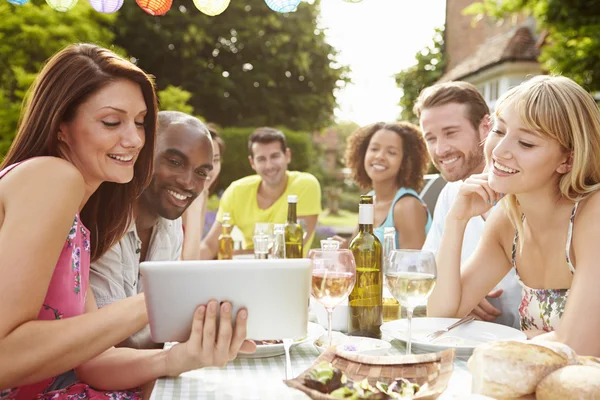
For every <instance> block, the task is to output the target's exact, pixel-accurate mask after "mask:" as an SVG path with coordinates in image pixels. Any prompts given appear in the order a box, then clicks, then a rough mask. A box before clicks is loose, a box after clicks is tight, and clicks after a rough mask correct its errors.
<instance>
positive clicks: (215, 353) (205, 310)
mask: <svg viewBox="0 0 600 400" xmlns="http://www.w3.org/2000/svg"><path fill="white" fill-rule="evenodd" d="M218 307H219V303H218V302H217V301H216V300H211V301H209V302H208V304H207V305H206V306H204V305H202V306H199V307H198V308H197V309H196V312H194V321H193V322H192V333H191V335H190V338H189V340H188V341H187V342H185V343H179V344H177V345H175V346H173V347H171V348H170V349H169V350H168V351H167V357H166V372H167V373H166V375H167V376H177V375H179V374H181V373H183V372H186V371H191V370H194V369H199V368H203V367H224V366H225V365H226V364H227V362H229V361H231V360H233V359H234V358H235V357H237V354H238V353H239V352H241V353H254V351H256V344H254V342H252V341H249V340H246V323H247V319H248V311H247V310H246V309H240V310H239V311H238V313H237V316H236V319H235V327H234V326H233V324H232V322H231V318H232V315H231V310H232V306H231V303H229V302H223V303H222V304H221V311H220V317H219V318H217V310H218Z"/></svg>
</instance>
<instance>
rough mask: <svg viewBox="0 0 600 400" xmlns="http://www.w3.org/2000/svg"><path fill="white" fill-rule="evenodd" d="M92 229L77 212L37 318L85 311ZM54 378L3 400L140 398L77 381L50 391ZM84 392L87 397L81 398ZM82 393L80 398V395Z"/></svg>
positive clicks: (8, 392)
mask: <svg viewBox="0 0 600 400" xmlns="http://www.w3.org/2000/svg"><path fill="white" fill-rule="evenodd" d="M19 164H21V163H17V164H13V165H11V166H9V167H7V168H5V169H4V170H2V171H0V178H2V177H3V176H4V175H6V174H7V173H8V172H10V171H11V170H12V169H13V168H15V167H16V166H18V165H19ZM89 238H90V232H89V231H88V230H87V228H86V227H85V226H83V224H82V223H81V220H80V218H79V214H77V215H75V219H74V220H73V225H72V226H71V230H70V231H69V234H68V236H67V238H66V240H65V244H64V246H63V249H62V252H61V253H60V256H59V258H58V262H57V263H56V267H55V268H54V273H53V274H52V279H51V280H50V285H49V286H48V291H47V293H46V298H45V299H44V303H43V304H42V308H41V309H40V312H39V314H38V320H56V319H64V318H70V317H75V316H78V315H81V314H83V313H84V311H85V299H86V293H87V289H88V282H89V280H88V278H89V272H90V240H89ZM55 379H56V377H55V378H49V379H45V380H43V381H41V382H37V383H33V384H30V385H25V386H20V387H17V388H13V389H9V390H5V391H0V399H28V400H29V399H71V398H72V399H76V398H77V399H79V398H113V399H117V398H123V399H137V398H139V397H134V396H136V394H135V393H123V394H124V395H125V397H119V396H120V395H121V393H106V392H97V391H95V390H93V389H92V388H90V387H88V386H87V385H85V384H81V383H77V384H75V385H72V386H70V387H69V388H66V389H62V390H58V391H53V392H47V390H48V388H49V387H50V386H51V385H52V383H53V382H54V380H55ZM82 395H84V397H81V396H82ZM77 396H79V397H77Z"/></svg>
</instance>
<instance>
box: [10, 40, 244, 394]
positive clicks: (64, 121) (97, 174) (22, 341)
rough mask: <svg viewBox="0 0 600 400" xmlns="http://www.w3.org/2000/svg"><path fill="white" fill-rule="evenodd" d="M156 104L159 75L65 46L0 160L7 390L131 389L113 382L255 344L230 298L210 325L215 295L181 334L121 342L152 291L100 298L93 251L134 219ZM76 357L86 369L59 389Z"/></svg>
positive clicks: (149, 376)
mask: <svg viewBox="0 0 600 400" xmlns="http://www.w3.org/2000/svg"><path fill="white" fill-rule="evenodd" d="M156 114H157V107H156V97H155V92H154V86H153V83H152V81H151V80H150V78H149V77H148V76H147V75H146V74H145V73H144V72H143V71H142V70H140V69H139V68H138V67H136V66H135V65H133V64H131V63H130V62H128V61H126V60H124V59H122V58H120V57H119V56H117V55H115V54H114V53H112V52H110V51H109V50H106V49H103V48H100V47H97V46H93V45H88V44H79V45H72V46H69V47H67V48H65V49H64V50H62V51H61V52H59V53H58V54H56V55H55V56H54V57H53V58H52V59H50V61H49V62H48V63H47V64H46V66H45V67H44V68H43V70H42V71H41V73H40V74H39V76H38V77H37V79H36V81H35V83H34V85H33V87H32V91H31V93H30V96H29V97H28V101H27V104H26V106H25V110H24V114H23V118H22V121H21V124H20V127H19V131H18V133H17V136H16V138H15V140H14V141H13V144H12V146H11V148H10V150H9V152H8V155H7V156H6V158H5V160H4V162H3V164H2V166H1V167H2V171H1V172H0V178H1V179H0V293H2V301H0V315H2V318H0V371H2V373H1V374H0V398H3V399H4V398H8V399H33V398H41V399H46V398H48V399H49V398H52V399H63V398H64V399H66V398H75V396H77V398H97V397H102V398H106V395H107V393H104V392H99V391H97V390H95V389H92V387H94V388H97V389H102V390H105V391H113V393H109V394H108V396H109V397H112V398H117V397H119V398H120V397H121V396H125V397H126V398H129V399H135V398H139V397H140V391H139V390H137V389H133V390H130V391H129V392H126V393H123V392H115V391H122V390H128V389H131V388H135V387H139V386H141V385H145V384H147V383H148V382H152V381H153V380H154V379H156V378H158V377H160V376H174V375H177V374H179V373H181V372H183V371H187V370H191V369H197V368H200V367H203V366H208V365H223V364H224V363H226V362H227V360H229V359H232V358H233V357H235V355H236V354H237V352H238V350H240V348H243V349H245V348H248V349H250V350H252V348H253V345H252V344H250V343H247V342H244V337H245V325H246V324H245V321H246V317H247V313H246V311H244V312H243V313H242V314H241V315H240V314H238V316H237V318H236V328H235V329H232V325H231V320H230V319H228V317H229V316H230V315H231V311H230V310H231V307H230V306H231V305H229V306H226V310H225V311H227V312H226V313H225V314H226V315H225V316H223V311H224V310H223V307H222V308H221V314H222V320H223V321H226V322H225V323H224V322H221V323H220V325H219V326H218V331H219V333H218V338H216V337H215V333H214V332H215V331H216V330H217V329H216V328H217V327H216V323H217V322H216V314H217V312H216V309H217V307H218V304H216V302H214V301H213V302H210V303H209V304H208V305H207V306H200V307H198V309H197V311H196V313H195V314H194V322H193V328H192V335H191V337H190V340H189V341H188V342H186V343H182V344H180V345H177V346H174V347H172V348H171V349H170V350H166V351H165V350H154V351H152V350H148V351H140V350H132V349H123V348H119V349H117V348H114V347H112V346H113V345H115V344H117V343H120V342H121V341H123V340H124V339H125V338H127V337H129V336H130V335H131V334H133V333H135V332H137V331H139V330H140V329H142V328H143V327H144V326H145V325H146V324H148V316H147V314H146V308H145V301H144V296H143V294H141V295H138V296H135V297H131V298H128V299H125V300H123V301H120V302H117V303H115V304H113V305H110V306H107V307H105V308H103V309H101V310H98V309H97V307H96V302H95V299H94V295H93V293H92V291H91V290H90V287H89V284H88V278H89V269H90V260H95V259H97V258H98V257H100V256H101V255H102V254H103V252H105V251H106V250H107V249H109V248H110V247H111V246H112V245H113V244H115V243H116V242H117V241H118V240H119V239H120V238H121V237H122V236H123V234H124V233H125V232H126V230H127V228H128V227H129V224H130V223H131V215H132V205H133V204H134V200H135V199H136V198H137V197H138V196H139V195H140V193H141V192H142V191H143V189H144V187H145V186H146V185H147V183H148V181H149V179H150V177H151V174H152V168H153V165H152V163H153V151H154V142H155V133H156ZM88 228H89V230H88ZM65 239H66V240H65ZM227 307H228V308H227ZM244 346H246V347H244ZM71 369H74V370H75V373H76V375H77V377H78V379H79V380H80V381H81V382H80V383H76V384H74V385H71V386H69V387H68V388H65V389H61V390H60V391H52V389H54V388H55V387H56V385H55V380H56V378H55V377H56V376H58V375H59V374H61V373H63V372H65V371H68V370H71Z"/></svg>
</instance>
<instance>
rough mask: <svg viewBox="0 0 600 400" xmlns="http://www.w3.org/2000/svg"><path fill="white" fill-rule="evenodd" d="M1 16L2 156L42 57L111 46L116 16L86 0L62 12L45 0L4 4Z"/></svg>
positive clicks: (13, 132) (0, 92)
mask: <svg viewBox="0 0 600 400" xmlns="http://www.w3.org/2000/svg"><path fill="white" fill-rule="evenodd" d="M0 15H1V16H2V22H1V23H0V154H1V155H4V154H5V153H6V150H7V149H8V147H9V146H10V143H11V142H12V139H13V137H14V136H15V134H16V131H17V123H18V120H19V115H20V111H21V105H22V103H23V99H24V98H25V95H26V93H27V90H28V88H29V87H30V85H31V83H32V82H33V80H34V78H35V76H36V75H37V73H38V72H39V71H40V69H41V68H42V66H43V65H44V63H45V62H46V60H47V59H48V58H50V57H51V56H52V55H53V54H54V53H56V52H57V51H58V50H60V49H62V48H64V47H66V46H67V45H69V44H72V43H81V42H86V43H96V44H99V45H102V46H105V47H106V46H110V44H111V43H112V40H113V37H114V35H113V33H112V32H111V31H110V30H109V28H108V27H109V26H110V25H111V24H113V22H114V20H115V16H114V15H107V14H101V13H99V12H97V11H95V10H94V9H92V7H91V6H90V5H89V3H88V2H87V1H80V2H79V3H78V4H77V5H76V6H75V8H73V9H72V10H70V11H69V12H67V13H62V12H58V11H55V10H53V9H51V8H50V7H49V6H48V5H47V4H46V2H45V1H43V0H32V1H30V2H29V3H26V4H25V5H23V6H14V5H12V4H9V3H7V2H2V3H0ZM110 48H112V50H114V51H117V52H119V53H121V54H122V51H121V50H119V49H118V48H115V47H114V46H110Z"/></svg>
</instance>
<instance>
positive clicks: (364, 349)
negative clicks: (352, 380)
mask: <svg viewBox="0 0 600 400" xmlns="http://www.w3.org/2000/svg"><path fill="white" fill-rule="evenodd" d="M332 333H335V332H332ZM320 340H324V341H326V340H327V332H325V333H324V334H323V335H322V336H321V337H320ZM317 343H319V342H318V341H315V347H316V348H317V350H319V351H320V352H321V353H322V352H324V351H325V350H327V346H319V345H317ZM332 345H333V347H336V349H337V350H340V351H345V352H348V353H353V354H362V355H367V356H385V355H387V353H388V351H389V350H390V349H391V348H392V345H391V344H390V343H389V342H386V341H385V340H379V339H373V338H368V337H360V336H346V335H343V334H341V333H340V334H339V335H338V336H337V337H336V336H335V335H334V337H333V338H332Z"/></svg>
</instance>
